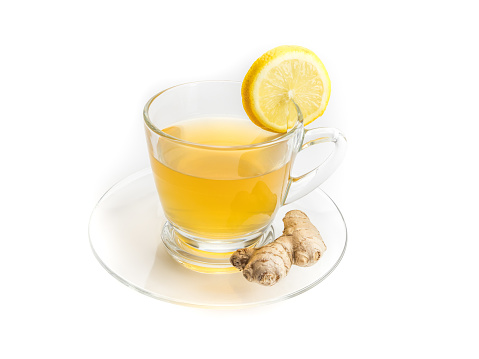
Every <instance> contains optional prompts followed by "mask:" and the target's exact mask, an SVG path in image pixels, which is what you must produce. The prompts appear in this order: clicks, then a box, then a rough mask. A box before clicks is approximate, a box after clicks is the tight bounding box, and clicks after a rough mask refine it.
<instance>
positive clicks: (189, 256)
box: [161, 221, 275, 273]
mask: <svg viewBox="0 0 479 359" xmlns="http://www.w3.org/2000/svg"><path fill="white" fill-rule="evenodd" d="M161 239H162V240H163V243H164V244H165V247H166V250H167V252H168V253H169V254H170V255H171V256H172V257H173V258H174V259H175V260H176V261H177V262H178V263H180V264H182V265H183V266H185V267H186V268H188V269H191V270H194V271H196V272H200V273H233V272H237V271H238V270H237V269H236V268H235V267H233V266H232V265H231V263H230V256H231V255H232V254H233V252H234V251H235V250H237V249H240V248H246V247H261V246H264V245H265V244H268V243H270V242H272V241H274V239H275V235H274V228H273V226H271V225H270V226H268V227H267V228H266V230H264V231H262V232H261V233H260V234H259V235H256V236H250V237H249V238H248V239H246V240H244V241H241V242H235V243H232V244H231V243H228V242H225V243H224V245H220V246H218V245H217V246H215V248H216V250H215V251H210V250H207V248H206V247H204V246H202V245H201V241H196V240H195V239H194V238H190V237H188V236H187V235H185V234H183V233H181V232H180V231H179V230H177V229H176V228H175V227H174V226H173V225H172V224H171V223H170V222H168V221H166V223H165V224H164V226H163V229H162V231H161Z"/></svg>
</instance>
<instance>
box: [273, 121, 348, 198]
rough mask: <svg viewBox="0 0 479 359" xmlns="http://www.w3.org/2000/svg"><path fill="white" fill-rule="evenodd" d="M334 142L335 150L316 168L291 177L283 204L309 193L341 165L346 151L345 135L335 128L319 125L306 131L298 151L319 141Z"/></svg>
mask: <svg viewBox="0 0 479 359" xmlns="http://www.w3.org/2000/svg"><path fill="white" fill-rule="evenodd" d="M325 142H332V143H334V145H335V146H334V149H333V152H332V153H331V154H330V155H329V157H328V158H327V159H326V160H325V161H324V162H323V163H322V164H321V165H319V166H318V167H316V168H315V169H314V170H312V171H310V172H308V173H305V174H304V175H302V176H299V177H292V176H291V177H290V179H289V188H288V192H287V195H286V198H285V200H284V203H283V204H285V205H286V204H290V203H292V202H294V201H296V200H298V199H300V198H301V197H303V196H305V195H307V194H308V193H310V192H311V191H312V190H314V189H315V188H316V187H318V186H319V185H320V184H321V183H323V182H324V181H326V179H328V177H329V176H331V175H332V174H333V172H334V171H336V169H337V168H338V167H339V165H340V163H341V161H342V160H343V158H344V155H345V153H346V147H347V142H346V138H345V137H344V135H343V134H342V133H341V132H340V131H339V130H337V129H335V128H327V127H319V128H313V129H310V130H306V129H305V131H304V137H303V142H302V146H301V148H300V149H299V151H298V152H300V151H302V150H304V149H306V148H308V147H309V146H312V145H316V144H318V143H325Z"/></svg>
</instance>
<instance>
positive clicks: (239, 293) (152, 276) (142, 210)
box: [89, 169, 347, 308]
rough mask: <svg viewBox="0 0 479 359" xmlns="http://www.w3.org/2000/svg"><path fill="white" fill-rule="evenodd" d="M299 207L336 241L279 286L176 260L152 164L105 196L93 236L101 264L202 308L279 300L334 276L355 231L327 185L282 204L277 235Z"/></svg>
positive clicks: (140, 287) (154, 293)
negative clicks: (166, 238)
mask: <svg viewBox="0 0 479 359" xmlns="http://www.w3.org/2000/svg"><path fill="white" fill-rule="evenodd" d="M291 209H299V210H302V211H304V212H305V213H306V214H307V215H308V217H309V218H310V219H311V222H312V223H313V224H314V225H315V226H316V227H317V228H318V230H319V231H320V233H321V236H322V237H323V239H324V242H325V243H326V246H327V247H328V249H327V251H326V252H325V254H324V255H323V257H322V258H321V259H320V261H319V262H318V263H317V264H315V265H314V266H312V267H309V268H300V267H296V266H293V267H292V268H291V270H290V272H289V274H288V276H287V277H286V278H284V279H282V280H281V281H280V282H279V283H277V284H276V285H274V286H272V287H263V286H260V285H258V284H255V283H250V282H248V281H247V280H246V279H245V278H243V276H242V274H241V273H240V272H237V273H231V274H204V273H198V272H194V271H192V270H189V269H187V268H185V267H183V266H182V265H181V264H179V263H178V262H176V261H175V260H174V259H173V258H171V257H170V255H169V254H168V253H167V252H166V249H165V247H164V244H163V242H162V240H161V230H162V227H163V225H164V223H165V221H166V219H165V217H164V214H163V211H162V208H161V205H160V202H159V199H158V195H157V192H156V188H155V184H154V181H153V175H152V173H151V170H150V169H144V170H142V171H140V172H137V173H135V174H133V175H131V176H129V177H127V178H126V179H124V180H122V181H121V182H119V183H117V184H116V185H114V186H113V187H112V188H111V189H110V190H108V191H107V192H106V193H105V194H104V195H103V197H102V198H101V199H100V200H99V202H98V204H97V205H96V207H95V209H94V210H93V213H92V215H91V218H90V224H89V235H90V244H91V247H92V249H93V253H94V254H95V256H96V258H97V259H98V261H99V262H100V264H101V265H102V266H103V267H104V268H105V269H106V270H107V271H108V272H109V273H110V274H111V275H112V276H113V277H115V278H117V279H118V280H119V281H120V282H122V283H124V284H126V285H128V286H129V287H132V288H134V289H136V290H137V291H139V292H140V293H143V294H146V295H149V296H151V297H153V298H156V299H160V300H163V301H166V302H171V303H176V304H182V305H189V306H197V307H226V308H231V307H244V306H253V305H259V304H267V303H273V302H277V301H281V300H285V299H288V298H291V297H294V296H296V295H298V294H301V293H303V292H305V291H307V290H309V289H311V288H313V287H314V286H315V285H316V284H318V283H320V282H321V281H322V280H323V279H324V278H326V277H327V276H328V275H329V274H330V273H331V272H332V271H333V270H334V268H336V266H337V265H338V264H339V262H340V261H341V258H342V257H343V254H344V251H345V249H346V242H347V230H346V224H345V222H344V219H343V217H342V215H341V212H340V211H339V209H338V207H336V205H335V204H334V202H333V201H332V200H331V198H329V197H328V195H327V194H326V193H324V192H323V191H321V190H320V189H316V190H315V191H313V192H311V193H310V194H309V195H307V196H305V197H303V198H302V199H300V200H298V201H296V202H294V203H292V204H290V205H287V206H284V207H282V208H280V209H279V211H278V214H277V216H276V218H275V220H274V222H273V227H274V230H275V233H276V234H277V235H280V234H281V232H282V231H283V222H282V218H283V217H284V214H285V213H286V212H287V211H289V210H291Z"/></svg>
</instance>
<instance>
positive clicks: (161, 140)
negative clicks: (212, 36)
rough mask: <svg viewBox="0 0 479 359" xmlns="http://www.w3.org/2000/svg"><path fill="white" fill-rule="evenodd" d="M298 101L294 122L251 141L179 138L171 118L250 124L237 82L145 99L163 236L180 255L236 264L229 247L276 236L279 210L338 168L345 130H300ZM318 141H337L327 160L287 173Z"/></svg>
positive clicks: (198, 265)
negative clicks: (231, 260)
mask: <svg viewBox="0 0 479 359" xmlns="http://www.w3.org/2000/svg"><path fill="white" fill-rule="evenodd" d="M296 108H297V111H298V121H297V122H296V124H295V126H294V127H293V128H291V129H290V130H289V131H288V132H287V133H285V134H271V136H270V137H269V138H268V139H266V140H264V141H261V142H259V143H253V144H250V145H244V144H238V145H234V146H231V145H230V146H222V145H214V146H213V145H206V144H201V143H194V142H188V141H186V140H184V139H181V138H180V137H181V133H180V132H181V129H178V128H177V127H175V125H177V124H178V123H180V122H182V121H186V120H191V119H201V120H197V121H203V120H204V121H205V127H206V126H207V125H208V123H207V121H208V120H207V119H211V118H225V117H227V118H234V119H235V121H247V122H248V123H251V122H250V120H249V119H248V116H247V115H246V113H245V111H244V109H243V105H242V100H241V83H240V82H234V81H204V82H195V83H187V84H183V85H178V86H175V87H172V88H169V89H167V90H164V91H162V92H160V93H158V94H157V95H155V96H154V97H153V98H151V99H150V100H149V101H148V102H147V104H146V105H145V108H144V112H143V117H144V121H145V131H146V138H147V144H148V150H149V154H150V161H151V166H152V169H153V175H154V178H155V183H156V187H157V190H158V194H159V199H160V202H161V205H162V209H163V211H164V214H165V217H166V219H167V222H166V224H165V225H164V227H163V229H162V234H161V237H162V240H163V242H164V244H165V246H166V248H167V250H168V252H169V254H170V255H171V256H172V257H173V258H175V259H176V260H177V261H178V262H180V263H181V264H183V265H184V266H186V267H188V268H190V269H193V270H196V271H200V272H206V273H217V272H229V271H236V269H234V268H233V267H232V266H231V264H230V263H229V257H230V255H231V253H232V252H234V251H235V250H237V249H239V248H245V247H248V246H262V245H264V244H266V243H269V242H270V241H272V240H274V231H273V228H272V226H271V223H272V221H273V219H274V217H275V215H276V212H277V211H278V209H279V208H280V207H281V206H282V205H285V204H290V203H292V202H294V201H295V200H297V199H299V198H301V197H303V196H305V195H307V194H308V193H310V192H311V191H312V190H313V189H315V188H316V187H318V186H319V185H320V184H321V183H322V182H324V181H325V180H326V179H327V178H328V177H329V176H330V175H331V174H332V173H333V172H334V171H335V170H336V168H337V167H338V165H339V164H340V162H341V161H342V158H343V156H344V154H345V150H346V140H345V138H344V136H343V135H342V134H341V132H340V131H339V130H337V129H334V128H313V129H305V128H304V127H303V122H302V115H301V111H300V109H299V108H298V107H296ZM182 123H184V122H182ZM238 124H239V122H238ZM165 129H168V130H165ZM211 130H213V129H211ZM175 131H176V132H175ZM204 131H208V128H205V129H204ZM176 136H177V137H176ZM323 142H332V143H334V144H335V147H334V150H333V151H332V153H331V154H330V156H329V157H328V158H327V159H326V161H325V162H323V163H322V164H321V165H320V166H319V167H317V168H316V169H314V170H312V171H310V172H309V173H306V174H304V175H302V176H299V177H293V176H291V168H292V165H293V162H294V159H295V157H296V155H297V153H298V152H300V151H301V150H303V149H305V148H307V147H309V146H311V145H315V144H318V143H323Z"/></svg>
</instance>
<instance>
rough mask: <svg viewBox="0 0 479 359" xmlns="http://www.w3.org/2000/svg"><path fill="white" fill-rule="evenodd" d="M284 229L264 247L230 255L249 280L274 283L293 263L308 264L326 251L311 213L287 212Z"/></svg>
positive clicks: (244, 249) (265, 283) (266, 283)
mask: <svg viewBox="0 0 479 359" xmlns="http://www.w3.org/2000/svg"><path fill="white" fill-rule="evenodd" d="M283 223H284V231H283V234H282V235H281V236H280V237H278V238H277V239H276V240H275V241H274V242H271V243H269V244H267V245H265V246H263V247H261V248H242V249H238V250H237V251H236V252H234V253H233V255H232V256H231V258H230V262H231V264H232V265H233V266H235V267H236V268H238V269H239V270H242V271H243V276H244V277H245V278H246V279H247V280H249V281H250V282H255V283H259V284H262V285H265V286H271V285H273V284H275V283H277V282H278V281H279V280H280V279H281V278H283V277H286V275H287V274H288V272H289V270H290V268H291V265H292V264H295V265H297V266H300V267H309V266H312V265H313V264H315V263H316V262H317V261H318V260H319V258H321V256H322V254H323V253H324V252H325V251H326V245H325V244H324V242H323V239H322V238H321V235H320V234H319V231H318V230H317V229H316V227H315V226H314V225H313V224H312V223H311V222H310V220H309V218H308V216H306V214H305V213H303V212H301V211H299V210H292V211H289V212H288V213H286V215H285V217H284V218H283Z"/></svg>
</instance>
